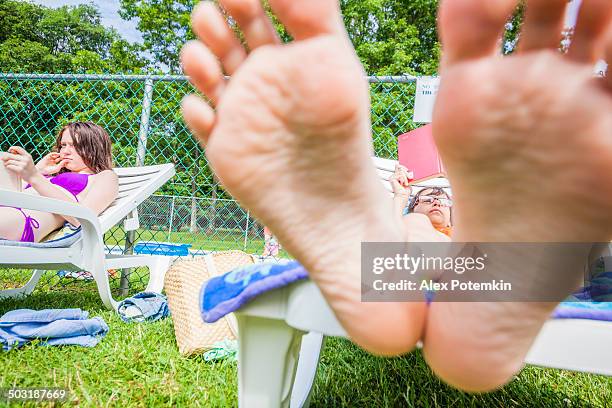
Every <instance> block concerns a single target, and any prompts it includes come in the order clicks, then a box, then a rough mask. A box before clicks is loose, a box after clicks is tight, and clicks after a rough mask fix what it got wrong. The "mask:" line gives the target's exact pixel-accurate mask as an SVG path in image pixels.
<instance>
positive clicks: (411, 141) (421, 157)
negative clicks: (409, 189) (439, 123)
mask: <svg viewBox="0 0 612 408" xmlns="http://www.w3.org/2000/svg"><path fill="white" fill-rule="evenodd" d="M397 146H398V157H399V163H400V164H401V165H402V166H405V167H406V168H407V169H408V170H411V171H412V172H413V173H414V180H411V181H410V184H414V183H418V182H419V181H424V180H429V179H432V178H436V177H445V176H446V172H445V170H444V165H443V164H442V160H441V159H440V155H439V154H438V149H437V148H436V144H435V142H434V140H433V135H432V133H431V125H425V126H422V127H420V128H418V129H415V130H413V131H412V132H408V133H404V134H403V135H400V136H399V140H398V143H397Z"/></svg>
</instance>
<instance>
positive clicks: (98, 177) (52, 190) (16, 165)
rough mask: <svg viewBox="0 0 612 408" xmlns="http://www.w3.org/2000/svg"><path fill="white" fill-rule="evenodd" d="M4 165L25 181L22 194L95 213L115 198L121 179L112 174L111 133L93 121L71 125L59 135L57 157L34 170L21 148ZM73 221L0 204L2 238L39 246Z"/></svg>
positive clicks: (54, 154) (1, 162)
mask: <svg viewBox="0 0 612 408" xmlns="http://www.w3.org/2000/svg"><path fill="white" fill-rule="evenodd" d="M0 165H3V166H4V167H6V169H7V170H9V171H10V172H13V173H15V174H16V175H17V176H19V177H21V179H22V180H23V183H24V184H25V188H24V193H26V194H36V195H40V196H44V197H49V198H53V199H56V200H63V201H68V202H73V203H75V202H76V203H79V204H81V205H83V206H85V207H87V208H89V209H90V210H92V211H93V212H95V213H96V214H100V213H101V212H102V211H104V210H105V209H106V208H107V207H108V206H109V205H110V204H111V203H112V202H113V201H114V200H115V198H116V197H117V191H118V182H117V175H116V174H115V173H114V172H113V170H112V157H111V141H110V137H109V136H108V133H106V131H105V130H104V129H103V128H101V127H100V126H98V125H96V124H94V123H92V122H73V123H70V124H68V125H66V126H64V127H63V128H62V129H61V130H60V131H59V133H58V135H57V138H56V141H55V149H54V152H52V153H49V154H47V155H46V156H45V157H43V158H42V159H41V160H40V161H39V162H38V163H37V164H36V165H34V162H33V160H32V156H31V155H30V154H29V153H28V152H26V151H25V150H24V149H23V148H21V147H18V146H13V147H11V148H10V149H9V150H8V153H7V154H5V155H3V156H2V158H1V160H0ZM66 221H68V222H69V223H70V224H72V225H74V226H78V225H79V222H78V220H76V219H75V218H72V217H68V216H66V217H63V216H60V215H57V214H51V213H45V212H41V211H33V210H27V209H21V208H16V207H8V206H3V205H1V204H0V238H4V239H9V240H15V241H22V242H38V241H40V240H41V239H42V238H44V237H45V236H47V235H48V234H49V233H51V232H53V231H54V230H56V229H58V228H60V227H61V226H62V225H63V224H64V223H65V222H66Z"/></svg>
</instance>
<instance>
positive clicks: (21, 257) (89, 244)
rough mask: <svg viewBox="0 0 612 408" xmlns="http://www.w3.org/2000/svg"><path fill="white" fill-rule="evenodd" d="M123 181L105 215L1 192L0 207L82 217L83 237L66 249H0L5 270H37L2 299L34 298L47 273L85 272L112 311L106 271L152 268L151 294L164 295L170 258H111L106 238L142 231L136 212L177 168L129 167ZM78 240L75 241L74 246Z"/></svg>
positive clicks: (122, 171) (121, 170)
mask: <svg viewBox="0 0 612 408" xmlns="http://www.w3.org/2000/svg"><path fill="white" fill-rule="evenodd" d="M114 170H115V172H116V173H117V176H118V177H119V194H118V197H117V199H116V200H115V201H114V202H113V203H112V204H111V206H110V207H109V208H107V209H106V210H105V211H104V212H103V213H102V214H100V215H99V216H96V215H95V214H94V213H93V211H91V210H89V209H88V208H85V207H83V206H81V205H78V204H74V203H68V202H65V201H61V200H53V199H49V198H46V197H40V196H34V195H30V194H24V193H17V192H12V191H7V190H0V204H2V205H7V206H14V207H21V208H24V209H31V210H39V211H46V212H52V213H56V214H62V215H69V216H72V217H74V218H77V219H78V220H79V222H80V223H81V234H80V237H78V239H73V240H71V241H70V242H68V243H67V245H65V246H59V247H57V246H56V245H53V246H49V245H45V244H44V243H43V244H38V245H36V244H34V245H32V246H21V245H10V243H6V242H5V243H4V245H0V267H4V268H20V269H34V273H33V274H32V277H31V278H30V280H29V281H28V282H27V283H26V284H25V285H24V286H22V287H21V288H16V289H7V290H3V291H0V298H6V297H16V296H24V295H28V294H30V293H31V292H32V291H33V290H34V287H35V286H36V284H37V283H38V280H39V279H40V277H41V276H42V274H43V272H44V271H45V270H58V269H65V270H74V271H80V270H85V271H89V272H91V274H92V275H93V278H94V280H95V282H96V285H97V287H98V293H99V294H100V298H101V299H102V301H103V302H104V304H105V305H106V306H107V307H108V308H109V309H115V310H116V309H117V305H118V303H117V302H116V301H115V300H114V299H113V297H112V295H111V292H110V286H109V281H108V275H107V272H106V271H107V270H108V269H119V268H133V267H139V266H147V267H148V268H149V282H148V285H147V288H146V290H147V291H149V290H150V291H156V292H161V290H162V288H163V282H164V274H165V272H166V270H167V269H168V266H169V262H170V259H171V258H170V257H165V256H149V255H145V256H139V255H106V256H105V253H104V241H103V237H104V233H105V232H106V231H108V230H110V229H111V228H112V227H113V226H115V225H117V224H118V223H119V222H120V221H121V220H123V219H125V221H124V228H125V231H133V230H136V229H137V228H139V226H140V225H139V221H138V211H137V207H138V205H139V204H140V203H142V202H143V201H144V200H145V199H146V198H148V197H149V196H151V195H152V194H153V193H154V192H155V191H157V190H158V189H159V188H160V187H161V186H162V185H164V183H166V182H167V181H168V180H169V179H170V178H172V176H174V173H175V171H174V165H173V164H161V165H155V166H142V167H124V168H116V169H114ZM72 241H74V242H72ZM6 244H9V245H6Z"/></svg>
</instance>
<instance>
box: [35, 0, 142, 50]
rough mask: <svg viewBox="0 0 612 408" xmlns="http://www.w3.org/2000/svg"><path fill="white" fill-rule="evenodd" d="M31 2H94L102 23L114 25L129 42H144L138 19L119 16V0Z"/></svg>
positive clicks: (42, 0)
mask: <svg viewBox="0 0 612 408" xmlns="http://www.w3.org/2000/svg"><path fill="white" fill-rule="evenodd" d="M30 2H31V3H36V4H41V5H43V6H46V7H53V8H55V7H60V6H66V5H67V6H76V5H78V4H85V3H89V4H94V5H95V6H97V7H98V10H99V11H100V15H101V18H102V25H104V26H105V27H114V28H115V29H116V30H117V31H118V32H119V34H120V35H121V36H122V37H123V38H125V39H126V40H128V41H129V42H132V43H133V42H139V43H142V35H141V34H140V32H139V31H138V30H137V29H136V21H135V20H131V21H125V20H123V19H122V18H121V17H120V16H119V0H97V1H93V0H30Z"/></svg>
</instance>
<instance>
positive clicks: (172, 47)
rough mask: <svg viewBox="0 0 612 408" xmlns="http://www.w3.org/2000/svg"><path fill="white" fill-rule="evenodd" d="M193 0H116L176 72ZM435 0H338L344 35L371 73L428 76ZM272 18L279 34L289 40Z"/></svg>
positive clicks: (435, 49)
mask: <svg viewBox="0 0 612 408" xmlns="http://www.w3.org/2000/svg"><path fill="white" fill-rule="evenodd" d="M197 3H198V0H167V1H159V0H121V11H120V14H121V16H122V17H123V18H126V19H133V18H138V19H139V20H138V29H139V30H140V31H141V32H142V33H143V39H144V45H145V47H146V48H147V49H149V50H150V51H151V53H152V54H153V55H154V56H155V59H156V60H157V62H158V64H164V65H166V66H167V67H169V68H170V71H171V72H175V73H176V72H178V71H179V69H180V66H179V59H178V55H179V51H180V48H181V47H182V45H183V44H184V43H185V42H186V41H187V40H189V39H192V38H194V35H193V32H192V30H191V27H190V20H189V16H190V13H191V11H192V10H193V7H194V6H195V4H197ZM437 5H438V1H437V0H415V1H410V2H407V1H405V0H404V1H403V0H342V1H341V7H342V11H343V14H344V21H345V25H346V26H347V29H348V33H349V36H350V38H351V40H352V41H353V44H354V46H355V48H356V50H357V54H358V55H359V57H360V58H361V61H362V63H363V64H364V66H365V67H366V72H368V73H369V74H372V75H401V74H405V73H410V74H417V73H419V74H425V75H429V74H433V73H435V72H436V71H437V66H438V65H437V62H438V59H439V53H440V46H439V43H438V41H437V31H436V9H437ZM264 6H265V8H266V9H267V10H268V13H269V15H270V16H271V17H272V22H273V24H274V26H275V27H276V28H277V31H278V32H279V34H280V36H281V38H282V39H283V40H285V41H288V40H289V39H290V37H289V35H287V33H286V32H285V30H284V28H283V27H282V24H280V22H279V21H278V20H277V19H276V18H275V17H274V16H273V14H272V13H270V12H269V11H270V8H269V5H268V2H267V1H266V2H264Z"/></svg>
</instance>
